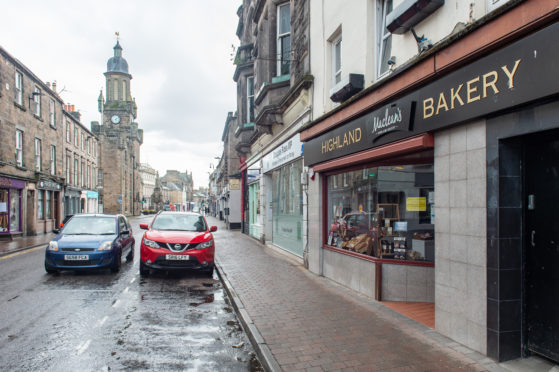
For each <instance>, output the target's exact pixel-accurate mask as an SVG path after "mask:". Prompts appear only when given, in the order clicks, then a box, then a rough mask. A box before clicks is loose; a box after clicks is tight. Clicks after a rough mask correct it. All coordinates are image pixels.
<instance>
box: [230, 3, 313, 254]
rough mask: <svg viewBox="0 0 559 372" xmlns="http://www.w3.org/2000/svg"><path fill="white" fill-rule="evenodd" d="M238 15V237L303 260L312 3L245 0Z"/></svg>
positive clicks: (236, 77)
mask: <svg viewBox="0 0 559 372" xmlns="http://www.w3.org/2000/svg"><path fill="white" fill-rule="evenodd" d="M238 15H239V23H238V27H237V36H238V37H239V40H240V43H241V45H240V46H239V48H238V50H237V55H236V59H235V64H236V70H235V73H234V75H233V79H234V80H235V82H236V83H237V111H238V118H237V124H236V127H235V131H234V135H235V136H236V137H237V138H238V143H237V145H236V150H237V153H238V154H239V156H240V157H241V158H242V161H241V167H240V171H241V220H242V224H243V232H245V233H247V234H250V235H251V236H253V237H255V238H256V239H259V240H261V241H263V242H267V243H269V244H270V245H273V246H274V247H279V248H280V249H282V250H283V251H285V252H287V253H288V254H289V255H292V256H294V258H296V259H298V260H301V261H303V257H304V252H303V247H304V246H305V244H304V239H305V237H304V235H305V231H306V228H305V225H304V224H305V218H304V213H305V209H304V207H303V205H304V203H305V200H304V193H303V185H302V184H301V173H302V170H303V152H302V147H301V143H300V142H299V134H298V131H299V130H300V128H301V127H302V126H303V125H305V124H306V123H308V122H309V121H310V120H311V114H312V110H311V107H312V87H313V77H312V75H310V59H309V55H310V53H309V48H310V46H309V1H307V0H297V1H272V0H268V1H261V0H244V1H243V3H242V6H241V7H240V8H239V11H238ZM269 206H272V207H271V208H269Z"/></svg>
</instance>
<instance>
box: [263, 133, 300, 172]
mask: <svg viewBox="0 0 559 372" xmlns="http://www.w3.org/2000/svg"><path fill="white" fill-rule="evenodd" d="M301 155H303V146H302V144H301V141H300V140H299V133H297V134H296V135H294V136H293V137H291V138H290V139H289V140H287V141H285V142H284V143H283V144H282V145H280V146H278V147H276V148H275V149H274V150H273V151H272V152H271V153H269V154H268V155H266V156H265V157H264V158H263V159H262V172H263V173H267V172H269V171H271V170H272V169H275V168H277V167H279V166H282V165H284V164H287V163H289V162H290V161H292V160H295V159H297V158H298V157H300V156H301Z"/></svg>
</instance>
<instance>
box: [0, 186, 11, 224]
mask: <svg viewBox="0 0 559 372" xmlns="http://www.w3.org/2000/svg"><path fill="white" fill-rule="evenodd" d="M8 231H9V225H8V190H0V232H8Z"/></svg>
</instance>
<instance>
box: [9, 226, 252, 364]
mask: <svg viewBox="0 0 559 372" xmlns="http://www.w3.org/2000/svg"><path fill="white" fill-rule="evenodd" d="M150 219H151V218H150V217H138V218H132V219H131V220H130V221H131V222H132V226H133V231H134V237H135V238H136V247H135V249H136V251H135V259H134V262H132V263H127V262H125V261H124V259H123V263H122V268H121V270H120V272H119V273H117V274H112V273H111V272H110V271H108V270H107V271H103V272H87V273H75V272H63V273H61V274H59V275H48V274H46V273H45V271H44V268H43V261H44V249H45V248H43V247H39V248H34V249H31V250H27V251H24V252H20V253H19V254H16V255H11V256H5V257H1V258H0V350H1V351H2V352H1V354H0V370H4V371H8V370H9V371H77V370H80V371H109V370H123V369H128V370H181V371H224V370H227V371H250V370H257V369H258V368H259V365H258V361H257V360H256V359H255V357H254V350H253V349H252V346H251V344H250V342H249V340H248V338H247V337H246V334H245V333H244V332H243V330H242V328H241V327H240V325H239V321H238V319H237V317H236V315H235V313H234V310H233V307H232V306H231V305H230V303H229V300H228V298H227V295H226V292H225V290H224V289H223V287H222V284H221V283H220V281H219V279H218V277H217V274H214V277H213V278H207V277H204V275H203V274H197V273H180V274H167V273H156V274H153V275H151V276H149V277H147V278H140V276H139V273H138V260H139V256H140V255H139V247H140V239H141V236H142V233H143V231H142V230H140V228H139V223H140V222H148V221H149V220H150ZM215 234H219V231H218V232H216V233H215ZM217 249H219V247H217Z"/></svg>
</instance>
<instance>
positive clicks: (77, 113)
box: [70, 110, 82, 121]
mask: <svg viewBox="0 0 559 372" xmlns="http://www.w3.org/2000/svg"><path fill="white" fill-rule="evenodd" d="M70 115H72V116H73V117H75V118H76V119H77V120H78V121H80V119H81V116H82V114H80V113H79V112H78V111H74V110H72V111H70Z"/></svg>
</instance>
